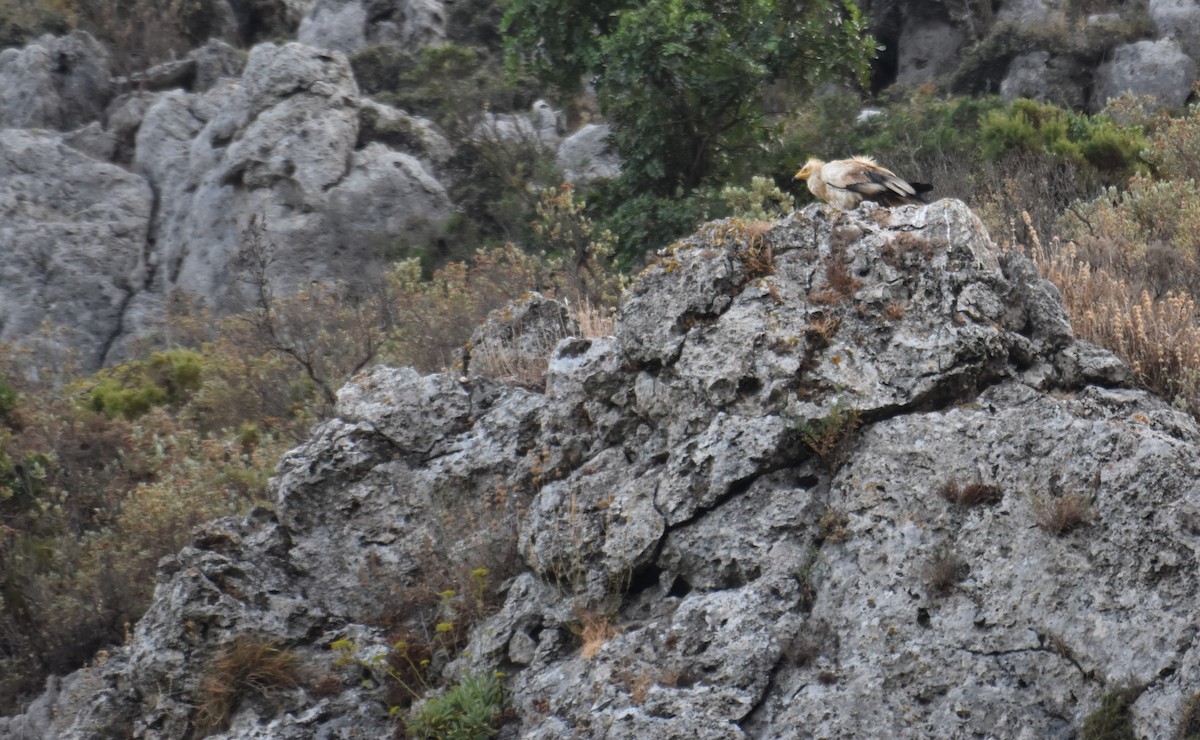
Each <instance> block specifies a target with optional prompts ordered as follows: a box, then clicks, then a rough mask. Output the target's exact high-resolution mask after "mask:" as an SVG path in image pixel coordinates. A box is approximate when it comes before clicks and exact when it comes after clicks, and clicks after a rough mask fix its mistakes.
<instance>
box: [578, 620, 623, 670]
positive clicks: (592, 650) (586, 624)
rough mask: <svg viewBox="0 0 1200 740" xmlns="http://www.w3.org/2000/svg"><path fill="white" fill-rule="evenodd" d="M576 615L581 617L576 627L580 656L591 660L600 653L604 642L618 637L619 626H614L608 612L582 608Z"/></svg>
mask: <svg viewBox="0 0 1200 740" xmlns="http://www.w3.org/2000/svg"><path fill="white" fill-rule="evenodd" d="M576 616H577V618H578V619H579V624H578V627H577V628H576V631H577V633H578V635H579V642H580V646H579V657H581V658H583V659H584V660H591V659H592V658H595V657H596V655H598V654H599V653H600V648H602V647H604V643H606V642H608V641H609V640H611V639H612V638H614V637H616V635H617V628H616V627H615V626H613V623H612V617H611V615H609V614H606V613H602V612H596V611H591V610H582V609H581V610H579V611H577V612H576Z"/></svg>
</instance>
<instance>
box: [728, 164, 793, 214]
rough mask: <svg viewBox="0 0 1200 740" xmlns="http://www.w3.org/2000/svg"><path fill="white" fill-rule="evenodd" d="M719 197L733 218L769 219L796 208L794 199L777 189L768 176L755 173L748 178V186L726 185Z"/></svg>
mask: <svg viewBox="0 0 1200 740" xmlns="http://www.w3.org/2000/svg"><path fill="white" fill-rule="evenodd" d="M721 197H722V198H723V199H724V200H725V204H726V205H727V206H729V210H730V211H731V212H732V214H731V215H733V216H734V217H735V218H743V219H750V220H754V221H770V220H772V219H775V218H778V217H780V216H786V215H788V214H789V213H791V212H792V211H793V210H795V208H796V199H795V198H793V197H792V196H791V194H790V193H785V192H783V191H782V190H780V189H779V186H778V185H776V184H775V181H774V180H772V179H771V178H769V177H762V176H761V175H755V176H754V177H752V178H750V188H749V189H748V190H747V189H746V188H742V187H738V186H736V185H726V186H725V188H724V189H723V190H721Z"/></svg>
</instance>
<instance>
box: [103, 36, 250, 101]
mask: <svg viewBox="0 0 1200 740" xmlns="http://www.w3.org/2000/svg"><path fill="white" fill-rule="evenodd" d="M245 64H246V58H245V54H244V53H243V52H241V51H238V50H237V49H235V48H234V47H232V46H230V45H229V44H227V43H225V42H224V41H221V40H219V39H209V41H208V43H206V44H205V45H204V46H201V47H199V48H196V49H192V50H191V51H189V52H188V54H187V56H186V57H184V58H183V59H180V60H178V61H171V62H164V63H162V64H158V65H155V66H153V67H151V68H150V69H147V70H145V71H142V72H136V73H134V74H131V75H129V76H128V77H121V78H118V79H117V80H116V84H118V85H119V86H121V87H123V88H125V89H132V90H137V91H138V92H139V93H144V92H147V91H155V90H170V89H172V88H183V89H185V90H191V91H193V92H204V91H205V90H208V89H209V88H211V87H213V86H214V85H216V84H217V83H218V82H219V81H220V80H222V79H225V78H232V77H240V76H241V74H242V68H243V67H245Z"/></svg>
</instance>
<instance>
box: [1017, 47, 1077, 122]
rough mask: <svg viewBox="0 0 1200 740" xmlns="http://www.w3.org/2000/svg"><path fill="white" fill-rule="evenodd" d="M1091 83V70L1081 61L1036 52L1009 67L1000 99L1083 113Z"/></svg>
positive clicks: (1024, 56)
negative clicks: (1035, 102) (1018, 99)
mask: <svg viewBox="0 0 1200 740" xmlns="http://www.w3.org/2000/svg"><path fill="white" fill-rule="evenodd" d="M1088 81H1089V73H1088V70H1087V68H1085V67H1084V66H1083V65H1082V64H1080V63H1079V62H1078V61H1076V60H1074V59H1072V58H1070V57H1064V56H1054V55H1052V54H1051V53H1050V52H1048V51H1032V52H1029V53H1028V54H1021V55H1020V56H1017V57H1016V58H1014V59H1013V60H1012V62H1010V63H1009V65H1008V72H1007V74H1006V75H1005V76H1004V80H1003V81H1001V83H1000V95H1001V96H1002V97H1003V98H1004V99H1005V100H1016V99H1017V98H1029V99H1030V100H1036V101H1038V102H1040V103H1053V104H1054V105H1057V106H1060V107H1063V108H1069V109H1071V110H1082V109H1083V108H1084V106H1085V105H1086V104H1087V88H1088V86H1087V84H1086V83H1087V82H1088Z"/></svg>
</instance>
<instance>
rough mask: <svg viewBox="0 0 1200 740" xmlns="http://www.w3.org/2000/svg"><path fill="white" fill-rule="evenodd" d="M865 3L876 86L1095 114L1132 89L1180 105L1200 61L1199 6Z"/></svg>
mask: <svg viewBox="0 0 1200 740" xmlns="http://www.w3.org/2000/svg"><path fill="white" fill-rule="evenodd" d="M860 5H862V6H863V7H864V10H865V13H866V16H867V17H868V18H869V20H870V28H871V32H872V34H873V35H874V36H875V38H876V39H878V40H879V41H880V42H882V44H883V47H884V48H883V50H882V51H881V53H880V55H879V57H878V59H877V61H876V70H875V85H876V86H877V87H886V86H888V85H891V84H893V83H896V84H900V85H904V86H917V85H922V84H927V83H935V84H941V85H945V86H946V87H947V88H949V89H950V91H951V92H954V93H957V94H967V95H978V94H985V93H987V94H994V93H997V92H999V93H1001V94H1003V95H1004V96H1005V97H1006V98H1008V99H1013V98H1016V97H1030V98H1033V99H1036V100H1042V101H1049V102H1053V103H1055V104H1058V105H1064V106H1069V107H1071V108H1074V109H1076V110H1082V109H1084V108H1088V109H1089V110H1091V111H1093V112H1094V111H1098V110H1101V109H1103V108H1104V106H1105V104H1106V101H1107V100H1108V99H1109V98H1111V97H1116V96H1118V95H1120V94H1121V93H1124V92H1131V93H1132V94H1134V95H1135V96H1139V97H1150V98H1157V103H1151V105H1152V106H1153V105H1158V106H1171V107H1175V106H1179V105H1181V104H1182V103H1183V102H1185V101H1187V100H1188V99H1189V96H1190V95H1191V85H1192V81H1193V79H1194V74H1193V72H1194V69H1195V65H1196V64H1197V63H1198V62H1200V57H1198V56H1197V54H1198V53H1200V51H1198V50H1200V45H1198V39H1200V6H1198V5H1197V4H1196V3H1195V2H1193V0H1151V2H1150V3H1149V4H1148V5H1146V4H1137V3H1133V4H1130V3H1123V2H1116V1H1112V2H1099V3H1091V4H1087V5H1086V7H1085V6H1080V5H1079V4H1078V3H1070V2H1065V0H1016V1H1014V2H1004V3H988V2H975V1H974V0H970V1H968V2H944V1H943V0H920V1H919V2H897V1H896V0H864V2H863V3H860Z"/></svg>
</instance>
